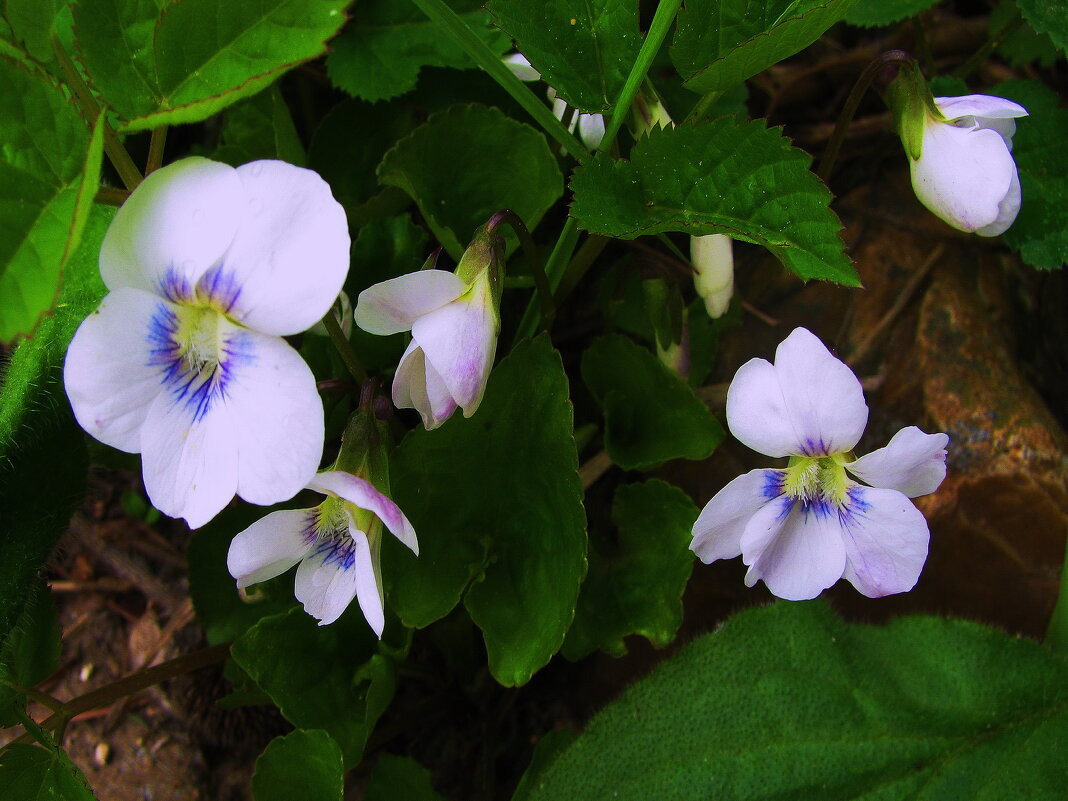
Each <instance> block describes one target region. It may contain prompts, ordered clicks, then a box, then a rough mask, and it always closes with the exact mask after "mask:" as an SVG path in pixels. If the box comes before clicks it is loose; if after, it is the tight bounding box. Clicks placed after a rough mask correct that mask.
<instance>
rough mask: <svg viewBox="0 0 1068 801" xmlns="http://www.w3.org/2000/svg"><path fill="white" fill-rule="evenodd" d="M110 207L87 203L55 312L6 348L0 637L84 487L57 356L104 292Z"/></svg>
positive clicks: (79, 441) (0, 431)
mask: <svg viewBox="0 0 1068 801" xmlns="http://www.w3.org/2000/svg"><path fill="white" fill-rule="evenodd" d="M113 214H114V210H113V209H104V208H101V207H94V208H93V209H92V213H91V215H90V219H89V222H88V224H87V226H86V229H85V234H84V236H83V239H82V244H81V246H80V247H79V248H78V250H77V252H76V253H75V254H74V256H73V257H72V258H71V260H70V262H69V263H68V265H67V269H66V271H65V272H64V276H63V286H62V288H61V291H60V296H59V302H58V303H57V304H56V311H55V313H54V314H53V315H52V316H51V317H48V318H46V319H45V320H43V321H42V322H41V324H40V325H39V326H38V329H37V332H36V334H35V336H34V338H33V339H31V340H27V341H23V342H21V343H20V344H19V345H18V346H17V347H16V348H15V349H14V351H13V352H12V353H11V359H10V363H9V365H8V368H7V372H6V376H5V379H4V384H3V388H2V390H0V509H3V510H4V513H3V520H4V522H3V536H2V537H0V564H2V565H3V566H4V569H3V570H2V571H0V642H5V641H6V640H7V638H8V635H9V633H10V631H11V629H12V626H14V625H15V624H16V622H17V621H18V619H19V617H20V615H21V614H22V612H23V609H24V608H25V606H26V603H27V600H28V599H29V597H30V595H31V586H32V584H33V582H35V581H36V579H37V575H38V571H39V570H40V569H41V566H42V565H43V564H44V561H45V559H46V558H47V557H48V555H49V553H51V551H52V547H53V545H54V544H55V542H56V540H57V539H59V536H60V535H61V534H62V533H63V532H64V531H66V529H67V526H68V524H69V523H70V516H71V514H72V512H73V511H74V509H76V508H77V506H78V505H79V504H80V503H81V499H82V495H83V493H84V489H85V476H86V471H87V467H88V463H87V456H86V449H85V438H84V436H83V435H82V432H81V429H80V428H78V425H77V423H75V421H74V416H73V415H72V414H71V411H70V405H69V404H68V403H67V399H66V397H65V395H64V392H63V379H62V371H63V357H64V354H65V353H66V350H67V344H68V343H69V342H70V339H71V337H72V336H73V335H74V331H75V329H76V328H77V327H78V325H79V324H80V323H81V321H82V319H83V318H84V317H85V316H86V315H87V314H89V312H91V311H92V310H93V309H94V308H96V306H97V304H98V303H99V302H100V299H101V298H102V297H103V296H104V292H105V290H104V285H103V283H102V282H101V280H100V274H99V272H98V271H97V257H98V254H99V251H100V242H101V240H102V239H103V237H104V231H105V230H106V229H107V226H108V224H109V223H110V221H111V217H112V216H113Z"/></svg>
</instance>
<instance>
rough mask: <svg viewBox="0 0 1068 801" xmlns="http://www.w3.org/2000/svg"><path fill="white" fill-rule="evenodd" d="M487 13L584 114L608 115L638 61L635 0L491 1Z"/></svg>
mask: <svg viewBox="0 0 1068 801" xmlns="http://www.w3.org/2000/svg"><path fill="white" fill-rule="evenodd" d="M489 10H490V12H491V13H492V14H493V16H494V18H495V19H496V21H497V24H498V25H500V26H501V27H502V28H503V29H504V30H505V31H507V32H508V34H509V35H510V36H511V37H512V38H513V39H515V41H516V46H517V47H518V48H519V52H521V53H522V54H523V55H524V56H526V57H527V59H528V60H529V61H530V63H531V66H533V67H534V68H535V69H537V70H538V72H540V73H541V77H542V78H543V79H544V80H545V82H546V83H548V84H549V85H550V86H552V87H554V88H555V89H556V91H557V93H558V94H559V96H560V97H562V98H564V99H565V100H566V101H567V102H568V103H570V104H571V105H572V106H574V107H575V108H578V109H580V110H581V111H590V112H594V111H601V112H604V111H608V110H609V109H610V108H611V107H612V106H613V105H614V104H615V102H616V98H617V97H618V96H619V93H620V91H621V90H622V89H623V84H624V83H625V82H626V80H627V75H628V74H629V73H630V68H631V67H632V66H633V65H634V61H635V59H637V57H638V50H640V49H641V46H642V36H641V33H639V31H638V3H637V0H590V2H586V3H582V4H578V3H573V2H569V0H546V2H540V3H529V2H526V0H492V2H491V3H490V4H489Z"/></svg>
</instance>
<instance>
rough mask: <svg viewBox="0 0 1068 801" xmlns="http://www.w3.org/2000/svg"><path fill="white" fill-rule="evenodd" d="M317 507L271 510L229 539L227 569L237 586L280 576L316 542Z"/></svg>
mask: <svg viewBox="0 0 1068 801" xmlns="http://www.w3.org/2000/svg"><path fill="white" fill-rule="evenodd" d="M317 519H318V517H317V514H316V510H315V509H292V510H285V511H281V512H271V513H270V514H269V515H267V516H266V517H262V518H260V519H259V520H257V521H256V522H255V523H253V524H252V525H251V526H249V527H248V528H246V529H245V530H244V531H242V532H241V533H240V534H238V535H237V536H236V537H234V538H233V539H232V540H231V541H230V550H229V551H228V552H227V554H226V568H227V570H229V571H230V575H231V576H233V577H234V578H235V579H237V586H238V588H242V587H248V586H249V585H251V584H258V583H259V582H261V581H266V580H267V579H271V578H274V577H275V576H279V575H281V574H282V573H285V572H286V571H287V570H289V568H291V567H293V565H295V564H296V563H297V562H299V561H300V560H301V559H303V558H304V556H305V555H306V554H307V553H308V551H309V550H311V547H312V545H313V544H314V543H315V523H316V521H317Z"/></svg>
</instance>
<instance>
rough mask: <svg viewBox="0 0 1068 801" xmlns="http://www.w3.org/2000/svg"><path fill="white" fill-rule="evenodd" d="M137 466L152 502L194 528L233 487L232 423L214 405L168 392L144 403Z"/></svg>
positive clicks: (227, 498)
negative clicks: (204, 405)
mask: <svg viewBox="0 0 1068 801" xmlns="http://www.w3.org/2000/svg"><path fill="white" fill-rule="evenodd" d="M141 452H142V458H141V465H142V470H143V472H144V479H145V490H146V491H147V492H148V497H149V498H150V499H151V501H152V505H153V506H155V507H156V508H157V509H159V510H160V511H161V512H163V513H164V514H166V515H170V516H171V517H184V518H185V520H186V522H187V523H188V524H189V527H190V528H199V527H200V526H202V525H204V524H205V523H207V522H208V521H209V520H211V519H212V518H213V517H215V515H217V514H218V513H219V512H220V511H221V510H222V508H223V507H224V506H226V504H228V503H229V502H230V499H231V498H233V497H234V493H235V492H236V491H237V445H236V442H235V439H234V432H233V425H232V421H231V419H230V415H229V414H227V413H226V410H225V408H223V407H222V406H221V405H218V404H212V405H210V407H200V406H198V405H195V404H191V403H187V402H185V400H184V399H182V398H180V397H176V396H175V395H174V394H173V393H171V392H164V393H161V394H160V395H158V396H157V397H156V399H155V400H154V401H153V402H152V405H151V406H150V407H149V410H148V416H147V418H146V419H145V423H144V425H143V426H142V427H141Z"/></svg>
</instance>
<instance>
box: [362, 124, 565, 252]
mask: <svg viewBox="0 0 1068 801" xmlns="http://www.w3.org/2000/svg"><path fill="white" fill-rule="evenodd" d="M378 180H379V182H380V183H383V184H385V185H387V186H395V187H398V188H400V189H403V190H404V191H405V192H406V193H407V194H408V195H409V196H410V197H411V198H412V199H413V200H414V201H415V202H416V205H418V206H419V211H421V212H422V214H423V216H424V217H425V218H426V220H427V223H428V224H429V225H430V228H431V230H432V231H433V232H434V235H435V237H437V240H438V241H439V242H440V243H441V244H442V245H443V246H444V248H445V250H446V251H447V252H448V254H449V255H450V256H452V258H453V259H455V260H456V261H459V259H460V256H461V255H463V251H464V247H465V246H466V245H467V243H468V241H470V239H471V237H472V235H473V234H474V232H475V230H476V229H477V228H478V227H479V226H481V225H483V224H484V223H485V222H486V220H488V219H489V217H490V216H491V215H492V214H493V213H494V212H497V211H500V210H501V209H511V210H512V211H514V212H515V213H516V214H518V215H519V217H520V218H521V219H522V220H523V222H524V223H526V225H527V228H529V229H531V230H533V229H534V228H535V227H536V226H537V224H538V223H539V222H540V221H541V218H542V215H544V214H545V212H546V211H547V210H548V209H549V207H550V206H552V205H553V203H555V202H556V200H557V199H558V198H559V197H560V195H561V194H563V191H564V187H563V176H562V175H561V174H560V167H559V166H558V165H557V163H556V159H555V158H554V157H553V155H552V153H551V152H550V151H549V145H548V143H547V142H546V141H545V137H544V136H543V135H542V134H541V133H539V132H538V131H536V130H534V129H533V128H531V127H530V126H529V125H524V124H523V123H521V122H516V121H515V120H513V119H510V118H508V117H506V116H505V115H504V114H502V113H501V112H500V111H499V110H497V109H495V108H490V107H488V106H481V105H477V104H470V105H458V106H452V107H451V108H448V109H446V110H445V111H442V112H439V113H437V114H434V115H432V116H431V117H430V119H428V120H427V121H426V123H425V124H424V125H421V126H420V127H419V128H417V129H416V130H415V131H413V132H412V133H411V134H410V135H409V136H407V137H406V138H404V139H402V140H401V141H399V142H398V143H397V144H396V146H395V147H394V148H393V149H392V150H390V151H389V152H388V153H386V155H385V158H383V159H382V163H381V165H380V166H379V168H378Z"/></svg>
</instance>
